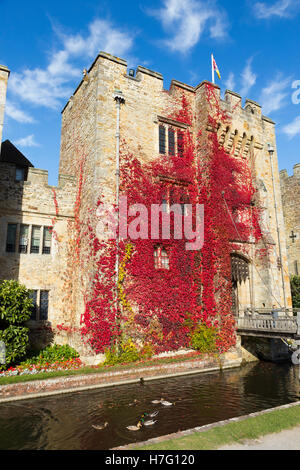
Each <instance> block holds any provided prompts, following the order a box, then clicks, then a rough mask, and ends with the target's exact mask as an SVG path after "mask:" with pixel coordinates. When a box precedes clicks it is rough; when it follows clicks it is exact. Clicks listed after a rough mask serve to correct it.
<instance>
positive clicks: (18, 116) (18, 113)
mask: <svg viewBox="0 0 300 470" xmlns="http://www.w3.org/2000/svg"><path fill="white" fill-rule="evenodd" d="M5 115H6V116H8V117H10V118H11V119H14V120H15V121H17V122H21V123H22V124H27V123H33V122H35V120H34V119H33V117H32V116H30V115H29V114H27V113H25V111H22V110H21V109H19V108H18V107H17V106H16V105H15V104H14V103H12V102H10V101H6V105H5Z"/></svg>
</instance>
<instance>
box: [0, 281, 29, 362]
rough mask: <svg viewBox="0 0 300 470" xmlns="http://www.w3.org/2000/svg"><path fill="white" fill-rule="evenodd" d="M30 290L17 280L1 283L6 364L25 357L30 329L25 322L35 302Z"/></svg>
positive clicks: (0, 315)
mask: <svg viewBox="0 0 300 470" xmlns="http://www.w3.org/2000/svg"><path fill="white" fill-rule="evenodd" d="M29 295H30V291H29V290H28V289H26V287H25V286H23V285H21V284H19V283H18V282H17V281H13V280H10V281H2V282H1V283H0V340H1V341H3V342H4V344H5V347H6V364H5V366H2V368H4V367H7V366H8V365H9V364H13V363H16V362H17V361H19V360H20V359H22V357H24V355H25V353H26V350H27V348H28V345H29V337H28V335H29V329H28V328H26V327H25V326H24V322H26V321H27V320H29V318H30V315H31V312H32V308H33V302H32V300H31V299H30V298H29Z"/></svg>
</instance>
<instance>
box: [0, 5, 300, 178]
mask: <svg viewBox="0 0 300 470" xmlns="http://www.w3.org/2000/svg"><path fill="white" fill-rule="evenodd" d="M0 17H1V25H2V27H1V31H0V63H1V64H3V65H6V66H7V67H8V68H9V69H10V70H11V75H10V79H9V86H8V92H7V108H6V116H5V123H4V132H3V140H5V139H10V140H11V141H12V142H13V143H14V144H15V145H16V146H17V147H18V148H19V149H20V150H21V151H22V152H23V153H24V155H25V156H26V157H27V158H29V159H30V160H31V161H32V163H33V164H34V166H36V167H37V168H42V169H47V170H49V183H50V184H56V183H57V172H58V162H59V147H60V127H61V110H62V108H63V106H64V105H65V103H66V101H67V100H68V98H69V97H70V96H71V95H72V93H73V91H74V90H75V88H76V86H77V85H78V83H79V82H80V80H81V78H82V70H83V68H88V67H89V66H90V65H91V63H92V62H93V59H94V58H95V57H96V55H97V53H98V52H99V51H100V50H104V51H106V52H109V53H111V54H114V55H117V56H119V57H122V58H124V59H127V61H128V65H129V67H136V66H137V65H144V66H145V67H148V68H150V69H152V70H156V71H158V72H160V73H162V74H163V76H164V87H165V88H167V89H168V88H169V85H170V81H171V80H172V79H173V78H175V79H177V80H180V81H182V82H185V83H187V84H190V85H197V84H198V83H199V82H201V81H202V80H211V66H210V54H211V53H212V52H213V53H214V56H215V59H216V62H217V64H218V67H219V70H220V72H221V81H219V80H218V78H216V82H217V83H218V84H219V85H220V86H221V90H222V93H224V91H225V89H226V88H229V89H232V90H233V91H236V92H238V93H240V94H242V96H243V98H246V97H247V98H250V99H253V100H255V101H258V102H259V103H260V104H261V105H262V106H263V113H264V114H265V115H267V116H269V117H271V118H272V119H273V120H274V121H275V122H276V123H277V145H278V152H279V166H280V169H283V168H286V169H287V170H288V172H289V174H291V172H292V168H293V165H294V164H296V163H299V162H300V150H299V147H300V64H299V46H300V41H299V30H300V0H271V1H268V2H267V1H255V0H254V1H250V0H239V1H237V0H235V1H232V0H230V1H225V0H215V1H213V0H212V1H207V0H152V1H150V0H141V1H138V0H137V1H136V0H130V1H129V2H124V1H119V0H105V1H103V0H98V1H95V0H84V1H83V0H73V1H69V0H64V1H61V0H60V1H57V0H51V1H50V0H43V1H28V2H24V1H11V0H0ZM298 81H299V82H298ZM293 86H294V87H297V88H292V87H293ZM297 90H299V93H298V91H297ZM293 94H294V99H293V100H292V97H293ZM293 101H294V103H293ZM298 101H299V103H298V104H297V102H298Z"/></svg>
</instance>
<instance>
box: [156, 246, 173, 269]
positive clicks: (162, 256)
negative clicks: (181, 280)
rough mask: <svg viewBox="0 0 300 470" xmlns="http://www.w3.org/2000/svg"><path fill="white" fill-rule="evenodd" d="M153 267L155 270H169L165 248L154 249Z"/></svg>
mask: <svg viewBox="0 0 300 470" xmlns="http://www.w3.org/2000/svg"><path fill="white" fill-rule="evenodd" d="M154 267H155V269H169V267H170V263H169V256H168V253H167V251H166V250H165V248H163V247H161V246H157V247H156V248H155V249H154Z"/></svg>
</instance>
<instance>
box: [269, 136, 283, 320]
mask: <svg viewBox="0 0 300 470" xmlns="http://www.w3.org/2000/svg"><path fill="white" fill-rule="evenodd" d="M268 152H269V155H270V162H271V171H272V183H273V196H274V206H275V216H276V228H277V237H278V247H279V258H280V265H281V281H282V290H283V300H284V313H285V314H286V294H285V284H284V274H283V263H282V251H281V242H280V231H279V223H278V214H277V201H276V193H275V180H274V170H273V159H272V157H273V155H274V147H273V146H272V144H268Z"/></svg>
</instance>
